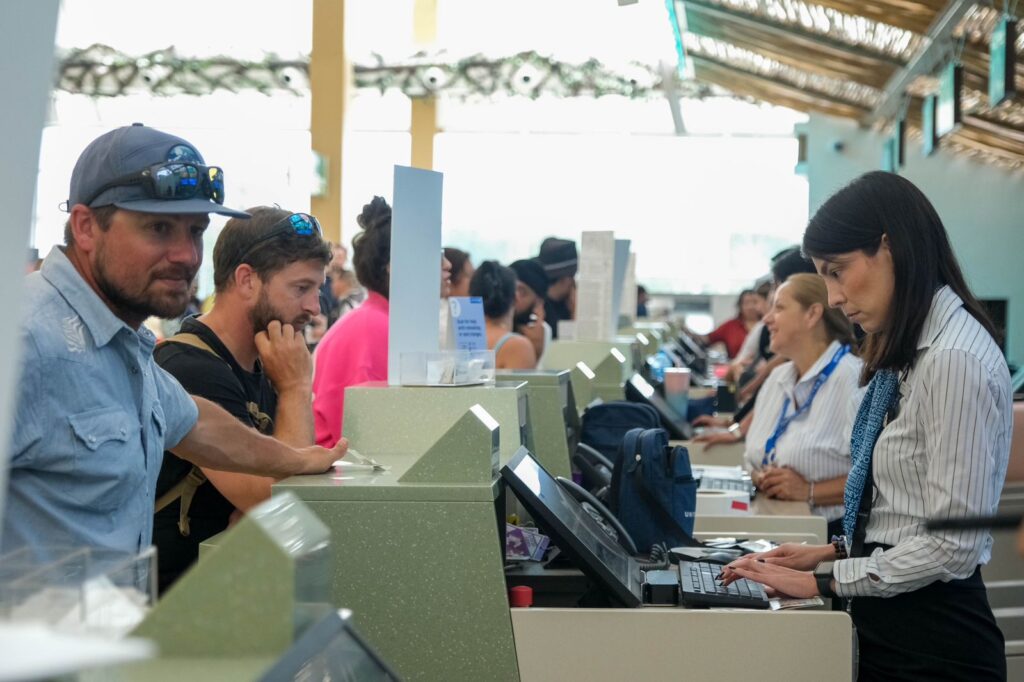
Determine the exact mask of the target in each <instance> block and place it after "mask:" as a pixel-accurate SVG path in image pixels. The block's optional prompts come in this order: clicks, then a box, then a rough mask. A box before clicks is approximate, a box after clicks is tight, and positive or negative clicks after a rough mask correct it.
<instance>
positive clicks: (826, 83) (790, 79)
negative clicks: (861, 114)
mask: <svg viewBox="0 0 1024 682" xmlns="http://www.w3.org/2000/svg"><path fill="white" fill-rule="evenodd" d="M683 40H684V43H685V45H686V52H687V55H691V56H700V57H706V58H709V59H713V60H715V61H717V62H719V63H722V64H729V65H733V66H734V67H736V68H737V69H739V70H740V71H747V72H749V73H752V74H755V75H759V76H765V77H768V78H773V79H776V80H780V81H783V82H786V83H790V84H791V85H793V86H794V87H797V88H801V89H805V90H808V91H809V92H811V93H814V92H817V93H820V94H822V95H825V96H828V97H832V98H834V99H837V100H842V101H845V102H849V103H851V104H853V105H855V106H858V107H861V108H865V109H867V108H871V107H873V106H874V105H875V102H877V101H878V97H879V91H878V90H877V89H875V88H872V87H868V86H866V85H859V84H857V83H853V82H850V81H847V80H842V79H837V78H831V77H828V76H823V75H820V74H816V73H811V72H808V71H805V70H802V69H795V68H792V67H790V66H787V65H786V64H783V63H781V62H778V61H775V60H774V59H769V58H768V57H766V56H764V55H762V54H760V53H758V52H754V51H752V50H746V49H743V48H741V47H737V46H735V45H732V44H730V43H726V42H723V41H719V40H715V39H714V38H709V37H707V36H698V35H694V34H692V33H687V34H686V35H685V36H684V37H683Z"/></svg>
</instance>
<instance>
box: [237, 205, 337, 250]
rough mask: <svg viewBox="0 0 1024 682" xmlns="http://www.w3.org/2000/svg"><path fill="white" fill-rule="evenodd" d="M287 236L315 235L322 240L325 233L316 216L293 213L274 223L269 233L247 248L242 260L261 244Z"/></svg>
mask: <svg viewBox="0 0 1024 682" xmlns="http://www.w3.org/2000/svg"><path fill="white" fill-rule="evenodd" d="M287 234H297V235H299V236H300V237H311V236H313V235H314V234H315V235H316V236H318V237H321V238H322V237H323V235H324V232H323V230H322V229H321V228H320V221H318V220H317V219H316V217H315V216H311V215H309V214H308V213H292V214H291V215H290V216H288V217H287V218H283V219H281V220H279V221H277V222H276V223H274V225H273V226H272V227H271V228H270V231H269V232H267V233H266V234H265V235H263V236H262V237H260V238H259V239H257V240H256V241H254V242H253V243H252V244H250V245H249V248H247V249H246V250H245V252H244V253H243V254H242V257H241V258H240V260H241V261H244V260H245V258H246V256H248V255H249V254H250V253H252V252H253V249H255V248H256V247H257V246H259V245H260V244H263V243H264V242H268V241H270V240H271V239H275V238H277V237H280V236H282V235H287Z"/></svg>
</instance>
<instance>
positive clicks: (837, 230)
mask: <svg viewBox="0 0 1024 682" xmlns="http://www.w3.org/2000/svg"><path fill="white" fill-rule="evenodd" d="M883 235H884V236H886V237H888V241H889V250H890V252H891V253H892V262H893V270H894V275H895V287H894V294H893V300H892V304H891V305H890V306H889V320H888V324H886V326H885V328H884V329H883V331H881V332H879V333H876V334H869V335H868V337H867V339H866V340H865V343H864V348H863V353H862V355H863V358H864V374H863V376H862V377H861V379H862V381H865V382H866V381H868V380H870V379H871V377H873V376H874V375H875V372H877V371H878V370H880V369H896V370H902V369H906V368H909V367H910V366H912V365H913V363H914V358H915V357H916V355H917V344H918V341H919V340H920V337H921V330H922V329H923V328H924V321H925V318H926V317H927V316H928V312H929V310H930V309H931V304H932V298H933V297H934V296H935V291H936V290H937V289H939V288H940V287H942V286H943V285H948V286H949V288H950V289H952V290H953V292H954V293H955V294H956V295H957V296H959V297H960V299H961V300H962V301H963V302H964V307H965V308H966V309H967V311H968V312H969V313H970V314H971V315H973V316H974V318H975V319H976V320H978V322H979V323H981V325H982V326H983V327H984V328H985V330H986V331H987V332H988V333H989V334H991V335H992V337H993V338H996V332H995V327H993V325H992V322H991V320H989V317H988V315H987V314H986V313H985V310H984V308H982V307H981V304H979V303H978V301H977V299H975V298H974V295H973V294H971V291H970V289H969V288H968V287H967V283H966V282H965V281H964V276H963V273H962V272H961V270H960V265H959V263H957V260H956V256H955V255H954V254H953V247H952V246H950V243H949V235H948V234H947V233H946V228H945V227H943V225H942V220H941V219H940V218H939V215H938V213H936V211H935V208H934V207H933V206H932V204H931V202H930V201H928V198H927V197H925V195H924V194H923V193H922V192H921V190H919V189H918V188H917V187H915V186H914V184H913V183H911V182H910V181H909V180H907V179H906V178H903V177H900V176H899V175H895V174H893V173H885V172H882V171H873V172H870V173H865V174H864V175H862V176H860V177H859V178H857V179H856V180H854V181H853V182H851V183H850V184H849V185H847V186H846V187H844V188H842V189H841V190H839V191H838V192H836V193H835V194H833V195H832V196H831V197H830V198H829V199H828V201H826V202H825V203H824V205H822V207H821V208H819V209H818V212H817V213H815V214H814V217H813V218H811V221H810V222H809V223H808V224H807V230H806V231H805V232H804V240H803V251H804V253H805V254H807V256H809V257H813V258H822V259H832V258H834V257H836V256H839V255H842V254H845V253H851V252H854V251H863V252H864V253H865V254H867V255H868V256H873V255H875V254H876V253H877V252H878V248H879V246H881V243H882V236H883Z"/></svg>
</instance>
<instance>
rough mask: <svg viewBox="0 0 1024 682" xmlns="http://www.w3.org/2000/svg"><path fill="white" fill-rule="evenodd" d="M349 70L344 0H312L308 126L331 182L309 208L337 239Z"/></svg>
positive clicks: (331, 235)
mask: <svg viewBox="0 0 1024 682" xmlns="http://www.w3.org/2000/svg"><path fill="white" fill-rule="evenodd" d="M350 73H351V70H350V67H349V64H348V61H347V60H346V58H345V0H313V52H312V54H311V55H310V58H309V88H310V91H311V94H312V106H311V109H312V114H311V116H310V125H309V130H310V133H311V135H312V147H313V151H314V152H315V153H317V154H318V155H319V156H320V158H321V160H322V162H323V169H324V171H325V172H326V183H325V187H324V188H323V189H324V191H323V193H321V194H314V195H312V196H311V197H310V208H311V210H312V212H313V214H314V215H316V216H317V218H319V219H320V224H321V226H322V227H323V229H324V237H325V238H326V239H329V240H330V241H332V242H334V243H339V242H340V241H341V216H342V212H341V208H342V207H341V172H342V169H341V158H342V157H341V152H342V144H343V138H344V132H345V104H346V101H347V99H348V91H349V87H350V83H351V79H350Z"/></svg>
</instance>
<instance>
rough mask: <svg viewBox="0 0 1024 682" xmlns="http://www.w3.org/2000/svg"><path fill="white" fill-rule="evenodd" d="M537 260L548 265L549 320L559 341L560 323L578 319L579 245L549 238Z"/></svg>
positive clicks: (547, 314) (547, 306)
mask: <svg viewBox="0 0 1024 682" xmlns="http://www.w3.org/2000/svg"><path fill="white" fill-rule="evenodd" d="M537 260H538V262H540V264H541V265H542V266H544V273H545V274H546V275H547V278H548V291H547V297H546V298H547V300H546V301H545V303H544V312H545V318H546V320H547V323H548V324H549V325H551V331H552V335H553V336H554V338H556V339H557V338H558V323H559V322H560V321H562V320H572V319H575V317H576V314H575V312H576V311H575V299H576V270H577V269H578V268H579V256H578V255H577V253H576V242H574V241H571V240H569V239H559V238H558V237H548V238H547V239H545V240H544V241H543V242H542V243H541V245H540V255H538V256H537Z"/></svg>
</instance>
